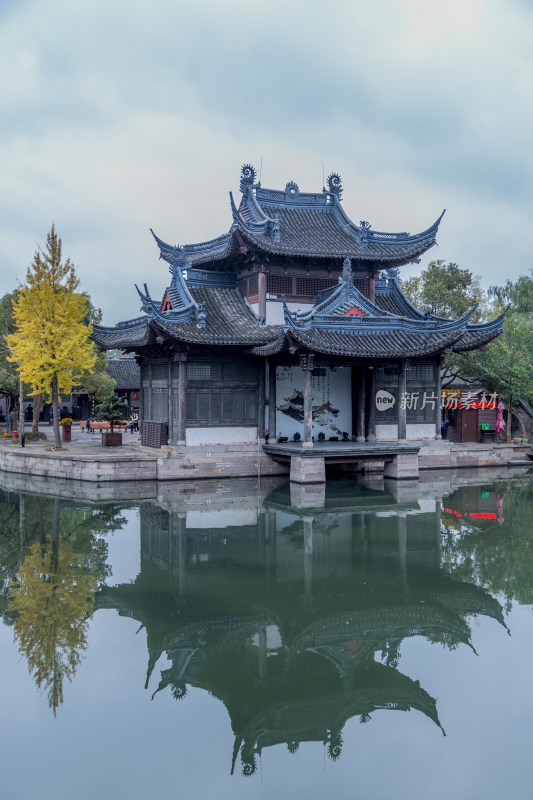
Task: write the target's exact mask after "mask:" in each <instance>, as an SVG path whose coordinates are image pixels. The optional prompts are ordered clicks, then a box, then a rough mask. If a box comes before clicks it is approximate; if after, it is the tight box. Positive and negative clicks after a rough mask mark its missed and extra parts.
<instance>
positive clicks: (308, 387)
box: [300, 353, 315, 447]
mask: <svg viewBox="0 0 533 800" xmlns="http://www.w3.org/2000/svg"><path fill="white" fill-rule="evenodd" d="M314 360H315V357H314V354H313V353H308V354H307V355H304V356H300V366H301V368H302V369H303V373H304V439H303V442H302V447H312V446H313V375H312V370H313V366H314Z"/></svg>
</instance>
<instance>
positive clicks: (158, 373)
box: [152, 361, 168, 381]
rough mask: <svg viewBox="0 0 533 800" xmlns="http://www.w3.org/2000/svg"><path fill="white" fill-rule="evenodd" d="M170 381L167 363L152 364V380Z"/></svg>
mask: <svg viewBox="0 0 533 800" xmlns="http://www.w3.org/2000/svg"><path fill="white" fill-rule="evenodd" d="M167 379H168V364H166V363H165V362H161V361H159V362H156V363H153V364H152V380H154V381H164V380H167Z"/></svg>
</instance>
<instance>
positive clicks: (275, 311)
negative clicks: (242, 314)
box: [250, 300, 313, 325]
mask: <svg viewBox="0 0 533 800" xmlns="http://www.w3.org/2000/svg"><path fill="white" fill-rule="evenodd" d="M250 305H251V307H252V309H253V311H254V313H255V314H257V315H259V303H250ZM287 308H288V309H289V311H309V309H310V308H313V303H287ZM284 321H285V320H284V317H283V303H282V302H281V300H267V302H266V324H267V325H283V323H284Z"/></svg>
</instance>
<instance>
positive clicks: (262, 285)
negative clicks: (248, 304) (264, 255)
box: [257, 272, 267, 320]
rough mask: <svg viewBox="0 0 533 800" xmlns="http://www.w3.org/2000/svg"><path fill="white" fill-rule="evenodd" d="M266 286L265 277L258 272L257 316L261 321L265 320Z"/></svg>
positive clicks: (262, 273)
mask: <svg viewBox="0 0 533 800" xmlns="http://www.w3.org/2000/svg"><path fill="white" fill-rule="evenodd" d="M266 284H267V281H266V275H265V273H264V272H260V273H259V274H258V276H257V293H258V295H259V308H258V309H257V314H258V316H259V319H261V320H266Z"/></svg>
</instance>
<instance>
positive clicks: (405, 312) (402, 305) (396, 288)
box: [375, 278, 426, 319]
mask: <svg viewBox="0 0 533 800" xmlns="http://www.w3.org/2000/svg"><path fill="white" fill-rule="evenodd" d="M375 288H376V305H377V306H378V307H379V308H381V309H382V310H383V311H386V312H387V313H388V314H395V315H397V316H399V317H410V318H411V319H426V315H425V314H424V313H423V312H422V311H419V310H418V309H417V308H415V307H414V306H413V305H412V304H411V303H410V302H409V300H408V299H407V297H406V296H405V295H404V293H403V292H402V290H401V288H400V285H399V284H398V281H397V280H396V279H395V278H387V279H385V280H379V281H376V287H375Z"/></svg>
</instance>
